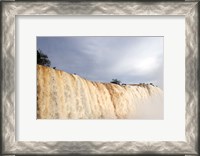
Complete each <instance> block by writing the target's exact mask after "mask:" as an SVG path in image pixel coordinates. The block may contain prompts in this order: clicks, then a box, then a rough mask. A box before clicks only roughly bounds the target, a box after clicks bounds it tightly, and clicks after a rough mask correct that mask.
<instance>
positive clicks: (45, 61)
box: [37, 50, 51, 67]
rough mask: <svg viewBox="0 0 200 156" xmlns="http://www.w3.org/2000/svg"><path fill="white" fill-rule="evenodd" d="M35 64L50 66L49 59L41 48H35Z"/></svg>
mask: <svg viewBox="0 0 200 156" xmlns="http://www.w3.org/2000/svg"><path fill="white" fill-rule="evenodd" d="M37 64H39V65H43V66H47V67H50V66H51V61H50V60H49V58H48V56H47V55H46V54H44V53H43V52H42V51H41V50H37Z"/></svg>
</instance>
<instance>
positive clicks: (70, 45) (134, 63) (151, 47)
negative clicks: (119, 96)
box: [37, 36, 164, 89]
mask: <svg viewBox="0 0 200 156" xmlns="http://www.w3.org/2000/svg"><path fill="white" fill-rule="evenodd" d="M163 42H164V38H163V37H136V36H135V37H134V36H133V37H116V36H113V37H100V36H99V37H92V36H91V37H89V36H85V37H80V36H77V37H75V36H73V37H37V49H40V50H42V51H43V53H45V54H47V55H48V57H49V59H50V61H51V66H52V67H56V68H57V69H60V70H63V71H66V72H68V73H72V74H73V73H76V74H77V75H80V76H81V77H84V78H86V79H89V80H92V81H98V82H110V81H111V80H112V79H113V78H116V79H118V80H120V81H121V82H122V83H126V84H134V83H153V84H155V85H157V86H159V87H160V88H162V89H163V65H164V51H163V49H164V47H163V46H164V45H163Z"/></svg>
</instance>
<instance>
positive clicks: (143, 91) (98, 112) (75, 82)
mask: <svg viewBox="0 0 200 156" xmlns="http://www.w3.org/2000/svg"><path fill="white" fill-rule="evenodd" d="M148 103H152V105H153V103H163V92H162V90H161V89H159V88H158V87H154V86H152V85H123V86H122V85H116V84H112V83H100V82H92V81H89V80H86V79H84V78H81V77H80V76H78V75H73V74H69V73H66V72H63V71H60V70H55V69H52V68H49V67H44V66H41V65H38V66H37V118H38V119H134V117H135V116H137V107H138V106H140V105H143V104H148ZM146 112H148V110H146Z"/></svg>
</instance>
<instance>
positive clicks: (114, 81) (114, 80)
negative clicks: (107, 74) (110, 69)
mask: <svg viewBox="0 0 200 156" xmlns="http://www.w3.org/2000/svg"><path fill="white" fill-rule="evenodd" d="M110 82H111V83H114V84H118V85H120V84H121V81H120V80H117V79H112V81H110Z"/></svg>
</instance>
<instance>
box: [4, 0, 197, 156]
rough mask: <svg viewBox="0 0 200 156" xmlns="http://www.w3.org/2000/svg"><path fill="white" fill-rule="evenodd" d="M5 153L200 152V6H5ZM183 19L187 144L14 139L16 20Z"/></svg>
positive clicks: (189, 2) (130, 4) (169, 4)
mask: <svg viewBox="0 0 200 156" xmlns="http://www.w3.org/2000/svg"><path fill="white" fill-rule="evenodd" d="M1 8H2V12H1V14H2V16H1V17H2V19H1V20H2V22H1V23H2V24H1V25H2V35H1V40H2V42H1V43H2V46H1V51H2V53H1V57H2V58H1V67H2V68H1V71H2V81H1V82H2V83H1V87H2V88H1V90H2V94H1V95H2V97H1V98H2V100H1V102H2V106H1V108H2V110H1V114H2V116H1V118H2V120H1V123H2V124H1V129H2V132H1V138H2V149H1V150H2V153H1V154H3V155H4V154H5V155H18V154H76V153H79V154H147V153H151V154H187V155H190V154H192V155H198V154H200V153H199V149H198V148H199V143H198V140H199V130H198V126H199V124H197V123H198V121H199V120H198V110H199V107H198V105H199V100H198V98H199V92H198V91H199V88H198V87H199V82H198V74H199V73H198V72H199V69H198V65H199V60H198V59H199V46H198V45H199V35H198V33H199V30H198V27H199V23H198V22H199V10H200V9H199V3H198V1H190V0H188V1H186V2H185V1H182V2H180V1H179V2H163V1H162V2H130V1H129V2H103V1H101V2H91V1H82V2H72V1H71V2H70V1H68V2H63V1H60V2H23V1H22V2H17V1H16V2H14V1H10V2H9V1H2V2H1ZM58 14H59V15H60V14H62V15H183V16H185V24H186V30H185V32H186V46H185V51H186V57H185V59H186V67H185V68H186V75H185V78H186V89H185V94H186V100H185V101H186V127H185V129H186V132H185V134H186V141H185V142H171V141H170V142H169V141H168V142H167V141H161V142H136V141H133V142H130V141H129V142H128V141H127V142H92V141H91V142H67V141H66V142H22V141H20V142H19V141H16V140H15V135H16V134H15V106H16V103H15V17H16V16H17V15H58Z"/></svg>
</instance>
